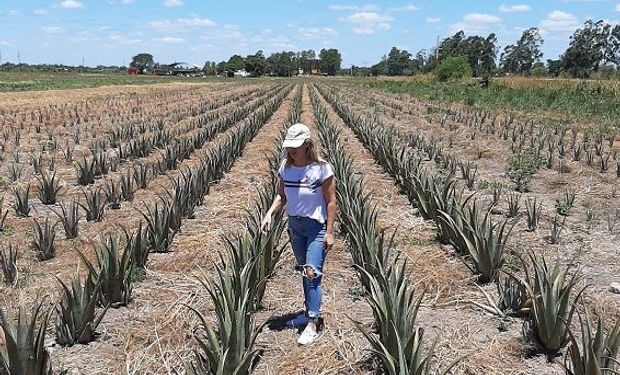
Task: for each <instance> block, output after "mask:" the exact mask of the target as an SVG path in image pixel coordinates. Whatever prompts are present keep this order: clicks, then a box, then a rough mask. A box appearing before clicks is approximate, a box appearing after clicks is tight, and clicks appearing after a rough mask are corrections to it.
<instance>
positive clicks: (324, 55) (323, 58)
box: [319, 48, 342, 76]
mask: <svg viewBox="0 0 620 375" xmlns="http://www.w3.org/2000/svg"><path fill="white" fill-rule="evenodd" d="M340 64H342V56H340V52H338V50H337V49H335V48H330V49H325V48H323V49H321V52H319V66H320V68H321V72H323V73H326V74H327V75H330V76H335V75H336V72H338V71H339V70H340Z"/></svg>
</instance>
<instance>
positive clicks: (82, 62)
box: [82, 56, 84, 66]
mask: <svg viewBox="0 0 620 375" xmlns="http://www.w3.org/2000/svg"><path fill="white" fill-rule="evenodd" d="M82 66H84V56H82Z"/></svg>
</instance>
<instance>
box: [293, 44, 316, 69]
mask: <svg viewBox="0 0 620 375" xmlns="http://www.w3.org/2000/svg"><path fill="white" fill-rule="evenodd" d="M297 61H298V64H299V68H300V69H301V70H303V72H304V74H310V73H312V70H314V69H317V68H318V62H317V60H316V53H315V52H314V50H312V49H309V50H307V51H301V52H300V53H298V54H297Z"/></svg>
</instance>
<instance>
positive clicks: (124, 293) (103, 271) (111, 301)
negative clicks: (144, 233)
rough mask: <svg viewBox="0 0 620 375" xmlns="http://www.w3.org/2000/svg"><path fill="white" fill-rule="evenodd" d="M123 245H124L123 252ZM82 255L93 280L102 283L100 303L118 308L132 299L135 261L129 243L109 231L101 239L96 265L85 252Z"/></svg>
mask: <svg viewBox="0 0 620 375" xmlns="http://www.w3.org/2000/svg"><path fill="white" fill-rule="evenodd" d="M121 246H124V249H123V252H122V253H121V250H120V247H121ZM80 256H81V258H82V262H83V263H84V264H85V265H86V267H87V268H88V270H89V274H90V277H91V282H93V283H97V282H98V283H100V284H101V287H100V288H99V305H101V306H111V307H114V308H117V307H120V306H126V305H127V304H128V303H129V302H130V301H131V298H132V296H131V293H132V289H133V286H132V279H131V276H132V271H133V263H132V261H131V259H132V253H131V249H130V244H129V243H124V244H122V243H121V242H120V241H119V238H118V237H116V236H113V235H111V234H109V233H108V234H106V235H103V236H102V237H101V238H100V240H99V246H98V250H97V262H96V266H95V265H93V264H92V263H91V262H90V261H89V260H88V258H86V257H85V256H84V255H83V254H81V253H80Z"/></svg>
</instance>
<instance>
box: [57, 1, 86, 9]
mask: <svg viewBox="0 0 620 375" xmlns="http://www.w3.org/2000/svg"><path fill="white" fill-rule="evenodd" d="M59 6H60V7H61V8H62V9H80V8H84V4H82V3H80V2H79V1H76V0H65V1H63V2H62V3H60V5H59Z"/></svg>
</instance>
